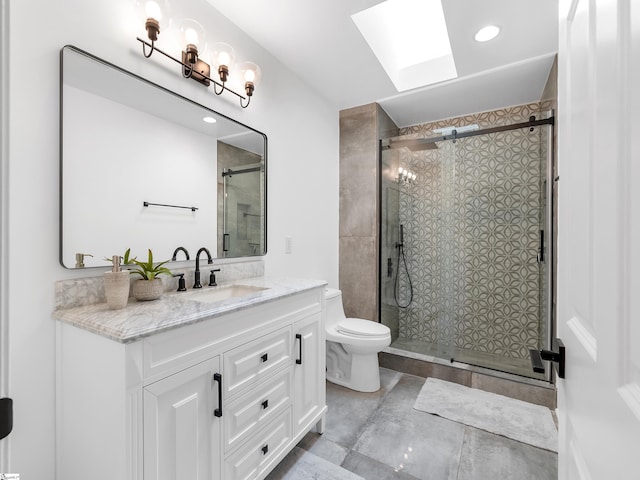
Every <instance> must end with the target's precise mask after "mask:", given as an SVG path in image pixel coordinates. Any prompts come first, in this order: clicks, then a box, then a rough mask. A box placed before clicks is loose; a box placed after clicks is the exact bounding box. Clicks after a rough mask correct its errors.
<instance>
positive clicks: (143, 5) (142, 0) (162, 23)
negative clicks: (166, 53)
mask: <svg viewBox="0 0 640 480" xmlns="http://www.w3.org/2000/svg"><path fill="white" fill-rule="evenodd" d="M134 3H135V9H136V16H137V17H138V19H139V21H140V23H141V24H143V25H144V27H145V30H146V31H147V36H148V37H149V40H152V41H155V40H157V39H158V35H159V34H160V32H161V31H166V30H167V29H168V28H169V27H170V26H171V8H170V6H169V3H168V1H167V0H134Z"/></svg>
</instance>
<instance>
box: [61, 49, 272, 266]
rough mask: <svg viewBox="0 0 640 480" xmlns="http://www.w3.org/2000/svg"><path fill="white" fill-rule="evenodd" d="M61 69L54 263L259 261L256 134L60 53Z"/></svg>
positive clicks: (262, 235) (259, 142) (262, 212)
mask: <svg viewBox="0 0 640 480" xmlns="http://www.w3.org/2000/svg"><path fill="white" fill-rule="evenodd" d="M61 68H62V83H61V195H60V198H61V233H60V236H61V245H60V262H61V264H62V265H63V266H65V267H66V268H88V267H105V266H107V265H108V264H107V263H106V262H105V261H104V260H103V259H104V258H105V257H111V256H112V255H115V254H120V255H122V254H123V253H124V251H125V250H126V249H127V248H131V250H132V253H133V254H134V255H137V256H140V257H142V256H145V257H146V252H147V249H149V248H150V249H152V251H153V254H154V258H155V259H156V260H158V261H160V260H168V259H170V258H171V257H172V255H173V253H174V251H175V250H176V248H177V247H184V249H185V250H186V251H187V252H189V254H190V257H191V259H193V258H194V256H195V253H196V252H197V250H198V249H199V248H200V247H203V246H204V247H207V248H209V249H210V250H211V252H212V253H213V252H217V257H218V258H235V257H244V256H255V255H264V254H265V253H266V142H267V140H266V136H265V135H264V134H262V133H260V132H258V131H256V130H254V129H252V128H250V127H248V126H246V125H243V124H240V123H238V122H236V121H234V120H231V119H229V118H227V117H225V116H223V115H220V114H218V113H216V112H214V111H212V110H210V109H208V108H205V107H203V106H202V105H199V104H197V103H195V102H192V101H191V100H189V99H187V98H185V97H182V96H180V95H178V94H176V93H173V92H171V91H169V90H167V89H165V88H163V87H160V86H158V85H155V84H153V83H152V82H149V81H148V80H145V79H142V78H140V77H138V76H136V75H134V74H132V73H130V72H127V71H125V70H123V69H121V68H119V67H117V66H115V65H112V64H109V63H108V62H105V61H103V60H101V59H99V58H97V57H95V56H93V55H91V54H88V53H87V52H84V51H82V50H79V49H77V48H75V47H72V46H66V47H64V48H63V49H62V52H61ZM185 259H186V255H185V254H184V252H180V253H179V254H178V256H177V260H185Z"/></svg>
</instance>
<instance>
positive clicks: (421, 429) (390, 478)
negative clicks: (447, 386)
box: [267, 368, 558, 480]
mask: <svg viewBox="0 0 640 480" xmlns="http://www.w3.org/2000/svg"><path fill="white" fill-rule="evenodd" d="M380 373H381V377H380V378H381V385H382V388H381V389H380V390H379V391H378V392H376V393H360V392H354V391H353V390H349V389H347V388H344V387H341V386H338V385H335V384H332V383H327V405H328V407H329V410H328V412H327V422H326V428H325V433H324V435H319V434H317V433H313V432H311V433H309V434H307V436H306V437H305V438H304V439H303V440H302V441H301V442H300V443H299V444H298V447H300V448H302V449H304V450H306V451H308V452H310V453H313V454H314V455H315V456H317V457H320V458H321V459H322V460H323V461H325V460H326V461H329V462H331V463H334V464H336V465H340V466H341V467H342V468H343V469H345V470H348V471H350V472H353V473H355V474H357V475H360V476H361V477H362V478H365V479H366V480H426V479H428V480H432V479H433V480H440V479H442V480H469V479H473V480H485V479H486V480H494V479H496V478H518V479H533V478H534V476H535V479H536V480H552V479H556V478H557V475H558V474H557V470H558V466H557V454H555V453H553V452H549V451H546V450H542V449H539V448H535V447H532V446H530V445H526V444H524V443H520V442H517V441H513V440H509V439H506V438H503V437H500V436H498V435H493V434H491V433H487V432H484V431H482V430H478V429H475V428H472V427H468V426H465V425H462V424H459V423H457V422H452V421H450V420H447V419H444V418H440V417H437V416H433V415H429V414H425V413H423V412H418V411H416V410H414V409H413V404H414V402H415V400H416V398H417V396H418V393H419V392H420V389H421V387H422V385H423V384H424V381H425V379H424V378H422V377H416V376H413V375H409V374H405V373H399V372H395V371H393V370H389V369H386V368H381V369H380ZM290 460H291V459H290ZM290 460H287V459H285V460H283V462H284V461H290ZM294 460H295V459H294ZM321 468H322V466H321V465H318V469H319V470H318V471H320V469H321ZM307 471H308V469H307ZM310 475H311V476H309V477H308V478H309V480H311V479H313V478H316V477H315V476H314V475H313V474H312V473H311V474H310ZM281 478H282V477H281V476H278V473H277V471H274V472H273V473H272V474H271V475H269V476H268V477H267V480H281ZM305 479H306V477H305V478H300V479H296V480H305Z"/></svg>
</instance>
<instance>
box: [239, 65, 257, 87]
mask: <svg viewBox="0 0 640 480" xmlns="http://www.w3.org/2000/svg"><path fill="white" fill-rule="evenodd" d="M240 72H241V74H242V78H243V79H244V81H245V83H250V84H252V85H253V86H254V87H255V86H257V85H258V83H259V82H260V78H261V77H262V72H261V71H260V67H259V66H258V65H256V64H255V63H253V62H243V63H242V65H240Z"/></svg>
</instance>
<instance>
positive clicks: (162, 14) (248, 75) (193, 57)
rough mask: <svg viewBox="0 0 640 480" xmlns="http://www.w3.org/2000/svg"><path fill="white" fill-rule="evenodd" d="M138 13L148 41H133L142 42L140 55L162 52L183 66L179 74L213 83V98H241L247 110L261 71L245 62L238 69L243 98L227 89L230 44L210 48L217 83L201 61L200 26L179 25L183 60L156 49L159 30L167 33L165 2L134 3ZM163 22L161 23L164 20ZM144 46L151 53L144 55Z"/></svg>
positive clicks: (187, 21) (143, 0)
mask: <svg viewBox="0 0 640 480" xmlns="http://www.w3.org/2000/svg"><path fill="white" fill-rule="evenodd" d="M134 1H135V2H136V8H137V10H138V14H139V15H142V17H143V18H144V19H145V30H146V31H147V37H148V39H149V41H147V40H144V39H142V38H140V37H137V38H136V39H137V40H138V41H139V42H140V43H142V54H143V55H144V56H145V58H149V57H151V55H152V54H153V52H154V51H156V52H159V53H161V54H162V55H164V56H165V57H167V58H169V59H171V60H173V61H174V62H176V63H178V64H180V65H181V66H182V75H183V76H184V77H185V78H191V79H193V80H195V81H197V82H199V83H201V84H203V85H205V86H207V87H208V86H210V85H211V83H213V91H214V93H215V94H216V95H221V94H222V92H224V91H227V92H230V93H232V94H233V95H235V96H237V97H238V98H239V99H240V106H241V107H242V108H247V107H248V106H249V103H250V102H251V97H252V96H253V92H254V90H255V88H256V85H257V84H258V82H259V80H260V77H261V71H260V68H259V67H258V66H257V65H256V64H255V63H252V62H244V63H243V64H242V65H241V66H240V74H241V76H242V78H243V80H244V90H245V95H242V94H240V93H238V92H236V91H234V90H232V89H230V88H229V87H227V86H226V83H227V80H228V79H229V76H231V75H232V69H233V67H234V62H235V52H234V51H233V48H232V47H231V45H229V44H226V43H222V42H220V43H216V44H215V45H214V47H213V54H212V58H211V64H212V65H213V67H214V68H215V69H216V71H217V74H218V77H219V80H214V79H213V78H211V66H212V65H211V64H210V63H208V62H207V61H205V60H204V59H203V57H206V47H205V31H204V28H203V27H202V25H200V24H199V23H198V22H197V21H195V20H192V19H185V20H182V22H180V34H181V40H182V44H183V45H184V50H183V51H182V59H181V60H178V59H177V58H175V57H173V56H171V55H169V54H168V53H166V52H163V51H162V50H160V49H159V48H158V47H157V46H156V41H157V40H158V36H159V34H160V31H161V30H166V28H168V27H169V25H170V23H171V21H170V17H168V3H167V1H166V0H155V1H154V0H134ZM163 19H164V20H163ZM147 47H150V50H149V51H148V52H147Z"/></svg>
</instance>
